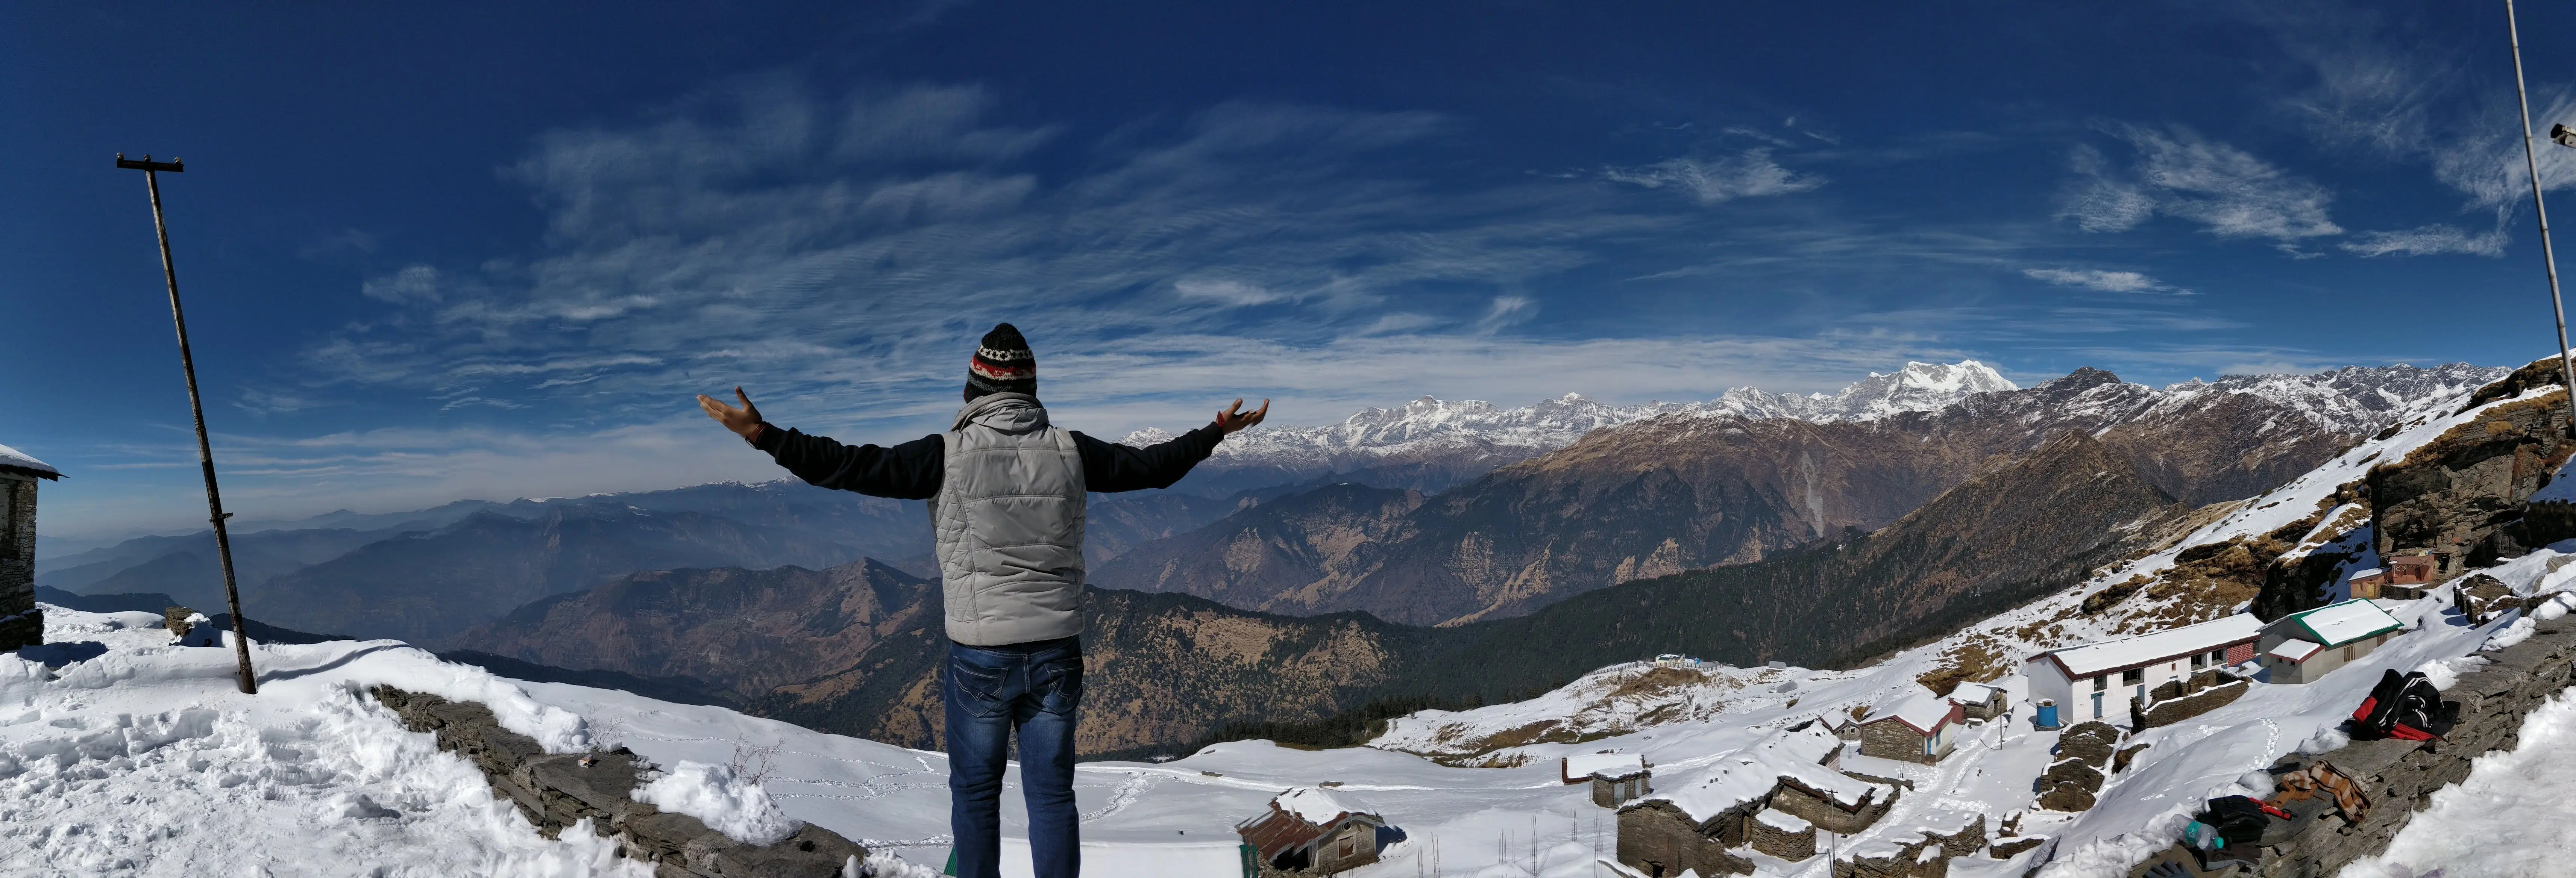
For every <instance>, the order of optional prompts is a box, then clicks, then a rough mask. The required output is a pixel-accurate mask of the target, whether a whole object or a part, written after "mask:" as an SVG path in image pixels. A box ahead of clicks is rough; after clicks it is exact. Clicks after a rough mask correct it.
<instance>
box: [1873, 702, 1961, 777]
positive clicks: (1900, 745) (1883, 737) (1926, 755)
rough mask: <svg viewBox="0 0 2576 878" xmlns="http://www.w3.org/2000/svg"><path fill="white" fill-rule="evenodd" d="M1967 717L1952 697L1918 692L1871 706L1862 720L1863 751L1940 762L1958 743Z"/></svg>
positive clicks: (1932, 762)
mask: <svg viewBox="0 0 2576 878" xmlns="http://www.w3.org/2000/svg"><path fill="white" fill-rule="evenodd" d="M1966 718H1967V712H1966V711H1965V710H1964V709H1962V708H1961V707H1960V706H1959V705H1957V704H1955V703H1952V702H1951V701H1950V700H1949V699H1947V698H1942V697H1940V696H1938V695H1934V694H1932V693H1931V692H1929V691H1924V692H1917V693H1915V694H1914V695H1912V696H1909V697H1907V698H1905V699H1904V700H1901V701H1898V702H1896V703H1894V704H1889V705H1882V706H1879V707H1876V708H1872V709H1871V710H1870V712H1869V716H1868V717H1867V718H1865V719H1862V720H1861V722H1860V755H1863V756H1875V757H1878V758H1880V759H1896V760H1901V761H1905V762H1920V763H1923V764H1925V765H1932V764H1937V763H1939V762H1940V761H1941V759H1942V757H1945V756H1948V755H1950V751H1951V749H1953V748H1954V747H1956V746H1957V744H1958V741H1959V723H1960V721H1961V720H1964V719H1966Z"/></svg>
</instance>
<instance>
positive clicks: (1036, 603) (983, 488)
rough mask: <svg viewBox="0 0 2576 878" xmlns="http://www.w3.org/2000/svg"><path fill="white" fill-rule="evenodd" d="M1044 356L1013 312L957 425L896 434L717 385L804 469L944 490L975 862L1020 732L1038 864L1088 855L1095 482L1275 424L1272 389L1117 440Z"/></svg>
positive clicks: (752, 435) (947, 679) (982, 348)
mask: <svg viewBox="0 0 2576 878" xmlns="http://www.w3.org/2000/svg"><path fill="white" fill-rule="evenodd" d="M1037 392H1038V368H1037V355H1036V354H1035V353H1033V352H1031V351H1030V350H1029V343H1028V341H1027V340H1026V339H1023V338H1021V337H1020V331H1019V330H1018V329H1016V328H1014V327H1012V326H1011V325H1010V324H1008V323H1004V324H1000V325H997V326H994V327H993V331H992V332H989V333H985V335H984V341H983V343H982V344H980V345H978V346H977V347H976V349H975V358H974V359H973V360H972V361H970V362H969V363H968V364H967V367H966V407H965V408H963V409H959V410H958V412H957V418H956V420H955V421H954V422H952V423H951V424H950V425H949V428H948V432H946V433H933V434H931V435H928V436H924V437H922V438H919V439H915V440H913V441H910V442H906V443H903V444H901V445H896V446H892V447H883V448H881V447H878V446H875V445H859V446H855V447H854V446H849V445H843V444H841V443H839V442H834V441H832V440H830V439H827V438H824V437H821V436H808V435H805V434H803V433H799V432H797V431H795V430H782V429H779V428H777V427H773V426H770V424H769V422H767V421H763V420H761V419H760V410H759V409H758V408H755V407H753V406H752V404H751V397H750V396H749V395H746V394H744V393H743V392H742V388H739V387H736V388H734V397H735V398H736V399H739V400H741V401H742V407H741V408H735V407H733V406H730V405H726V404H725V403H723V402H722V401H719V400H717V399H715V398H713V397H709V396H705V395H700V396H699V397H698V407H699V408H702V409H705V410H706V413H707V416H708V417H711V418H714V419H716V421H717V422H718V423H721V424H724V425H725V428H726V429H729V430H732V431H734V433H736V434H738V435H740V436H742V438H743V440H744V441H746V442H750V443H751V444H752V447H754V448H758V449H760V450H762V451H766V452H768V453H769V455H770V457H771V458H773V459H775V460H777V461H778V465H780V466H783V467H786V468H787V471H788V472H792V473H795V474H796V477H797V478H800V479H804V480H805V481H806V482H808V483H811V484H814V485H819V486H822V487H826V488H839V489H842V490H845V491H857V492H859V493H861V494H870V495H874V496H878V497H893V498H897V499H902V500H928V501H930V521H931V526H932V528H933V530H934V536H935V537H936V544H937V546H938V555H939V573H940V589H941V593H942V596H943V597H944V598H945V600H946V603H947V609H948V640H949V646H948V664H947V668H946V670H945V671H944V672H943V673H942V674H941V675H940V676H941V677H942V678H943V679H942V682H941V687H940V694H941V696H942V697H943V698H944V699H945V700H946V701H947V711H946V723H947V737H948V793H949V811H948V821H949V830H950V831H951V832H952V833H953V834H954V835H955V836H956V851H957V874H958V875H959V876H960V878H999V876H1000V874H1001V863H1000V859H1001V844H1002V832H1001V804H1002V773H1003V770H1004V769H1005V768H1006V767H1008V756H1009V753H1010V736H1011V734H1012V733H1013V732H1015V731H1016V732H1017V733H1018V735H1019V738H1020V784H1021V787H1022V788H1023V792H1025V793H1026V794H1027V797H1028V809H1029V853H1030V855H1031V857H1032V859H1033V860H1034V864H1035V866H1036V871H1037V878H1075V876H1076V875H1077V874H1078V873H1080V872H1081V870H1082V851H1081V845H1080V838H1079V837H1078V835H1077V832H1078V830H1077V828H1076V823H1077V821H1078V819H1079V818H1078V815H1077V814H1076V813H1075V811H1074V809H1073V730H1074V714H1075V709H1076V708H1077V707H1079V706H1080V705H1081V703H1082V643H1081V640H1080V638H1079V635H1080V634H1081V633H1082V612H1081V611H1082V579H1083V569H1082V525H1083V498H1084V496H1085V495H1086V494H1087V493H1111V492H1116V491H1135V490H1142V489H1145V488H1165V487H1170V486H1171V484H1172V483H1173V482H1177V481H1180V480H1181V477H1182V476H1184V475H1188V474H1189V472H1190V468H1191V467H1193V466H1197V465H1198V462H1199V461H1201V460H1205V459H1207V456H1208V453H1209V452H1211V451H1214V450H1216V443H1217V442H1218V441H1219V440H1222V439H1224V438H1225V436H1226V434H1228V433H1232V432H1234V431H1237V430H1241V429H1243V428H1245V427H1249V426H1252V425H1254V424H1258V423H1261V419H1262V418H1263V417H1264V416H1266V415H1268V414H1269V413H1270V401H1269V400H1266V399H1265V400H1262V401H1261V408H1260V409H1259V410H1256V411H1250V412H1246V411H1243V400H1240V399H1238V400H1235V401H1234V404H1233V405H1231V406H1227V407H1226V410H1225V411H1222V412H1218V413H1217V416H1216V421H1215V422H1214V423H1211V424H1209V425H1207V426H1205V427H1200V428H1198V429H1196V430H1192V431H1190V432H1188V433H1185V434H1182V435H1181V437H1180V438H1177V439H1173V440H1172V441H1169V442H1165V443H1162V444H1160V445H1155V446H1152V447H1149V448H1130V447H1128V446H1125V445H1118V444H1114V443H1109V442H1102V441H1100V440H1098V439H1093V438H1091V437H1089V436H1085V435H1082V434H1080V433H1076V432H1073V431H1071V430H1066V429H1062V428H1060V427H1056V426H1055V425H1053V424H1050V423H1048V421H1047V411H1046V407H1045V406H1043V405H1041V404H1039V403H1038V398H1037Z"/></svg>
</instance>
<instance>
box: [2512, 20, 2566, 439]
mask: <svg viewBox="0 0 2576 878" xmlns="http://www.w3.org/2000/svg"><path fill="white" fill-rule="evenodd" d="M2504 32H2505V37H2506V39H2507V40H2509V41H2511V43H2512V45H2513V97H2514V100H2516V101H2518V102H2520V103H2521V105H2522V164H2523V168H2524V170H2526V171H2529V172H2530V173H2531V209H2532V211H2533V212H2534V213H2537V214H2539V215H2540V261H2541V262H2542V263H2543V264H2545V265H2547V266H2548V267H2549V307H2550V310H2551V311H2552V312H2554V316H2556V317H2557V318H2558V375H2559V378H2560V379H2561V380H2564V381H2566V382H2567V432H2568V433H2569V434H2570V435H2576V355H2570V354H2569V353H2568V352H2567V304H2566V301H2565V300H2563V299H2561V298H2559V295H2558V253H2557V251H2555V250H2552V249H2550V246H2549V205H2548V204H2546V203H2544V202H2542V201H2541V200H2540V157H2539V156H2538V155H2536V154H2535V150H2534V148H2533V147H2532V143H2531V95H2530V94H2529V92H2528V91H2527V90H2526V89H2525V88H2524V87H2523V84H2522V27H2521V25H2520V24H2519V23H2517V22H2515V21H2514V17H2513V0H2504Z"/></svg>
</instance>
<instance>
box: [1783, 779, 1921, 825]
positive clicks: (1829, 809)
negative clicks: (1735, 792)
mask: <svg viewBox="0 0 2576 878" xmlns="http://www.w3.org/2000/svg"><path fill="white" fill-rule="evenodd" d="M1897 796H1898V793H1897V792H1896V787H1894V786H1889V787H1888V788H1887V795H1885V796H1879V797H1876V798H1873V799H1871V800H1870V801H1867V802H1863V803H1861V806H1860V807H1859V808H1856V809H1851V810H1845V809H1844V808H1843V807H1842V806H1840V805H1836V804H1834V803H1832V802H1829V801H1826V800H1825V798H1824V797H1823V796H1819V795H1816V794H1815V793H1813V792H1810V791H1808V790H1806V789H1804V788H1802V787H1799V786H1797V785H1795V784H1789V783H1782V784H1781V785H1780V788H1779V790H1778V791H1776V792H1773V793H1772V794H1771V807H1774V808H1778V809H1780V810H1781V811H1783V812H1786V813H1789V814H1792V815H1795V816H1796V817H1797V818H1798V819H1800V820H1805V821H1807V822H1809V823H1813V824H1815V825H1816V826H1817V827H1819V828H1822V829H1823V830H1824V831H1826V832H1831V833H1835V834H1838V835H1850V834H1852V833H1855V832H1859V831H1861V830H1864V829H1868V828H1870V826H1872V825H1874V824H1876V823H1878V818H1880V817H1884V816H1886V815H1887V809H1889V808H1891V807H1895V805H1896V799H1897Z"/></svg>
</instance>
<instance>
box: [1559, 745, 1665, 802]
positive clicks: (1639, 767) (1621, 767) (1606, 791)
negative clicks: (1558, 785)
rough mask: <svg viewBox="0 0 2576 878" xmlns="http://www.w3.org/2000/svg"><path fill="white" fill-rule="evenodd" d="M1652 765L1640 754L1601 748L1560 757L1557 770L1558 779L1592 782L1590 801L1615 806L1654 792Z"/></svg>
mask: <svg viewBox="0 0 2576 878" xmlns="http://www.w3.org/2000/svg"><path fill="white" fill-rule="evenodd" d="M1651 769H1652V766H1649V765H1647V764H1646V757H1644V756H1642V755H1639V754H1636V753H1613V752H1610V751H1607V750H1604V751H1602V752H1599V753H1586V754H1583V755H1581V756H1567V757H1564V758H1562V759H1559V760H1557V769H1556V773H1557V779H1558V780H1560V781H1563V782H1565V783H1568V784H1578V783H1589V784H1591V785H1592V804H1595V805H1599V806H1601V807H1604V808H1616V807H1619V806H1620V805H1622V804H1625V803H1626V802H1627V801H1628V800H1630V799H1634V798H1636V797H1638V796H1642V795H1645V794H1647V793H1651V792H1654V785H1653V780H1654V773H1653V772H1652V770H1651Z"/></svg>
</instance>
